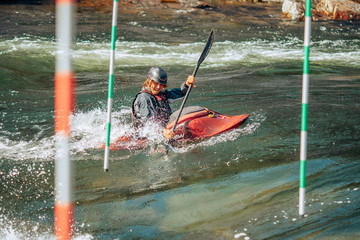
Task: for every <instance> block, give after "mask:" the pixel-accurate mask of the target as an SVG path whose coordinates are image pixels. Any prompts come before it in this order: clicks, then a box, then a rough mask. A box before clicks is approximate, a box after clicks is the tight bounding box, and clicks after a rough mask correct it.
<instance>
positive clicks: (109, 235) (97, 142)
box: [0, 4, 360, 239]
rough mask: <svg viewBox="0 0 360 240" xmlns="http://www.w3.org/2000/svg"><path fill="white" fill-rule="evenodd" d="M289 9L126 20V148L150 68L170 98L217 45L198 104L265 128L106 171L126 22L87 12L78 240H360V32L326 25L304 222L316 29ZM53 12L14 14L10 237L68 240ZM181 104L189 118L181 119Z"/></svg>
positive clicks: (2, 125) (156, 13)
mask: <svg viewBox="0 0 360 240" xmlns="http://www.w3.org/2000/svg"><path fill="white" fill-rule="evenodd" d="M280 9H281V5H279V4H273V5H271V4H247V5H243V6H239V7H233V8H221V9H217V10H213V11H210V10H181V9H175V10H174V9H162V10H159V9H151V10H149V9H143V10H127V11H124V10H120V12H119V27H118V41H117V44H116V46H117V49H116V67H115V93H114V96H115V99H114V104H113V108H114V112H113V128H112V141H114V140H115V139H117V138H118V137H120V136H122V135H123V134H125V133H127V132H129V129H130V126H131V125H130V112H131V109H130V106H131V102H132V99H133V97H134V95H135V94H136V93H137V92H138V91H139V90H140V86H141V84H142V82H143V81H144V80H145V76H146V73H147V71H148V69H149V68H150V67H151V66H153V65H160V66H162V67H164V68H165V69H166V70H167V72H168V74H169V82H170V87H177V86H179V85H180V84H181V83H182V82H183V81H184V80H185V79H186V77H187V76H188V75H189V74H191V73H192V71H193V68H194V67H195V64H196V62H197V59H198V57H199V55H200V53H201V51H202V49H203V46H204V42H205V40H206V38H207V36H208V33H209V31H210V29H214V30H215V42H214V45H213V48H212V50H211V52H210V54H209V55H208V57H207V59H206V60H205V62H204V63H203V64H202V66H201V68H200V70H199V72H198V75H197V79H196V80H197V82H196V86H197V88H195V89H193V91H192V92H191V95H190V97H189V100H188V102H187V105H200V106H204V107H207V108H209V109H212V110H215V111H219V112H221V113H224V114H227V115H236V114H244V113H249V114H250V119H249V121H248V122H247V123H246V124H245V125H244V126H242V127H240V128H239V129H236V130H233V131H230V132H227V133H224V134H221V135H219V136H215V137H213V138H210V139H208V140H205V141H202V142H198V143H194V144H191V145H187V146H184V147H182V148H178V149H177V150H178V151H179V152H178V153H175V152H172V151H168V152H167V151H166V150H167V149H166V147H165V145H164V144H163V138H162V136H161V135H160V134H158V133H154V132H153V129H151V130H150V129H145V130H144V131H145V132H146V131H148V132H147V134H148V135H149V136H151V138H152V141H153V143H152V144H151V146H150V147H148V148H146V149H144V150H142V151H133V152H128V151H123V152H121V151H119V152H111V157H110V159H111V161H110V171H109V173H104V172H103V155H104V153H103V150H101V149H99V146H101V144H102V143H103V142H104V141H105V128H106V127H105V121H106V102H107V84H108V83H107V81H108V68H109V67H108V65H109V58H110V51H109V49H110V31H111V13H109V12H106V11H105V12H92V11H90V10H89V9H84V8H81V9H79V13H78V32H77V41H76V44H75V46H74V51H73V60H74V62H73V63H74V69H75V71H76V75H77V109H76V112H75V114H74V115H73V116H72V120H71V121H72V140H71V146H70V148H71V155H72V159H73V163H74V164H73V166H74V203H75V206H76V219H75V239H359V238H360V227H359V226H360V208H359V197H360V190H359V188H360V180H359V174H358V173H359V172H360V164H359V163H360V158H359V156H360V123H359V117H360V106H359V103H360V74H359V68H360V61H359V59H360V30H359V26H360V25H359V22H314V23H313V25H312V27H313V29H312V43H311V68H310V70H311V78H310V96H309V102H310V103H309V127H308V131H309V132H308V134H309V135H308V141H309V145H308V164H307V174H308V176H307V189H306V191H307V196H306V198H307V202H306V216H305V217H304V218H301V217H299V216H298V208H297V204H298V185H299V184H298V181H299V177H298V175H299V170H298V169H299V164H298V161H299V141H300V114H301V81H302V58H303V40H302V39H303V23H301V22H300V23H299V22H292V21H288V20H283V19H281V10H280ZM53 10H54V9H53V6H47V5H45V6H34V5H16V6H9V5H2V6H1V20H2V22H3V23H4V22H6V24H1V27H0V34H1V35H0V109H1V111H0V164H1V168H0V223H1V224H0V238H1V239H54V236H53V204H54V155H55V147H54V136H53V121H54V120H53V114H54V111H53V101H54V96H53V86H54V81H53V79H54V57H55V46H56V43H55V40H54V22H55V19H54V12H53ZM179 106H180V102H178V103H175V104H174V105H173V110H176V109H178V108H179Z"/></svg>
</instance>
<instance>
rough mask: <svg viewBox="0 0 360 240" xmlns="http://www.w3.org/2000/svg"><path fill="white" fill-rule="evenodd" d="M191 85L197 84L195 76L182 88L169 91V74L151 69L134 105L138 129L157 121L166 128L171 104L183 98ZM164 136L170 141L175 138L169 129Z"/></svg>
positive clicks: (133, 115) (135, 123) (164, 132)
mask: <svg viewBox="0 0 360 240" xmlns="http://www.w3.org/2000/svg"><path fill="white" fill-rule="evenodd" d="M190 84H193V85H194V84H195V78H194V77H193V76H189V77H188V79H187V80H186V82H184V83H183V84H181V86H180V88H173V89H171V90H167V89H166V87H167V73H166V72H165V70H164V69H162V68H161V67H152V68H150V71H149V72H148V74H147V79H146V81H145V82H144V83H143V86H142V89H141V91H140V92H139V93H138V94H137V95H136V96H135V99H134V101H133V104H132V122H133V125H134V126H135V127H136V128H138V127H141V126H143V125H144V124H145V123H146V122H148V121H156V122H160V124H161V125H162V126H163V127H166V125H167V124H168V121H169V118H170V115H171V113H172V111H171V108H170V105H169V103H173V102H174V100H176V99H181V98H183V97H184V96H185V94H186V92H187V90H188V88H189V85H190ZM163 134H164V136H165V137H166V138H168V139H171V138H172V137H173V136H174V132H173V131H172V130H169V129H164V131H163Z"/></svg>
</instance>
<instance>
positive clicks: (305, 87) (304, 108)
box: [299, 0, 311, 216]
mask: <svg viewBox="0 0 360 240" xmlns="http://www.w3.org/2000/svg"><path fill="white" fill-rule="evenodd" d="M310 38H311V0H306V7H305V30H304V67H303V81H302V104H301V136H300V184H299V185H300V186H299V215H300V216H304V214H305V188H306V160H307V120H308V99H309V74H310V64H309V55H310Z"/></svg>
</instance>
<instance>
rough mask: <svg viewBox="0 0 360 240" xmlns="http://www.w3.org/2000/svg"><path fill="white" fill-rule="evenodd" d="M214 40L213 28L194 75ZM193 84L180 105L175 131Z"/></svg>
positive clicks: (194, 73) (173, 128)
mask: <svg viewBox="0 0 360 240" xmlns="http://www.w3.org/2000/svg"><path fill="white" fill-rule="evenodd" d="M213 41H214V30H211V32H210V35H209V38H208V40H207V43H206V45H205V47H204V50H203V51H202V53H201V56H200V58H199V60H198V62H197V65H196V67H195V69H194V72H193V74H192V75H193V76H194V77H195V75H196V73H197V71H198V69H199V67H200V64H201V63H202V62H203V61H204V60H205V58H206V56H207V55H208V53H209V52H210V49H211V46H212V44H213ZM192 86H193V85H192V84H190V85H189V88H188V90H187V92H186V94H185V97H184V100H183V102H182V104H181V106H180V110H179V114H178V116H177V117H176V120H175V123H174V126H173V127H172V129H171V130H172V131H174V130H175V128H176V125H177V123H178V121H179V118H180V116H181V112H182V110H183V109H184V106H185V102H186V100H187V99H188V97H189V94H190V91H191V88H192Z"/></svg>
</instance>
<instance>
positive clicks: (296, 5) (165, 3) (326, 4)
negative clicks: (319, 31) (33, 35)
mask: <svg viewBox="0 0 360 240" xmlns="http://www.w3.org/2000/svg"><path fill="white" fill-rule="evenodd" d="M305 1H306V0H203V1H199V0H146V1H144V0H118V3H119V6H120V7H122V8H126V9H127V10H132V11H135V12H136V11H137V10H138V11H141V9H149V8H152V9H155V8H156V9H159V8H168V9H169V8H170V9H178V10H180V9H181V10H187V11H188V10H190V9H207V10H220V11H221V9H223V8H227V7H229V6H240V5H250V4H252V3H260V2H261V3H263V5H269V4H277V5H280V6H281V7H280V11H279V14H280V15H281V16H280V17H281V18H285V19H292V20H296V21H303V19H304V12H305ZM54 2H55V1H54V0H3V1H2V2H1V4H38V5H54ZM112 6H113V1H109V0H78V7H79V8H78V9H79V11H89V10H90V11H94V10H95V11H100V12H111V11H112ZM311 13H312V19H313V21H328V20H341V21H357V20H360V0H312V8H311ZM275 14H276V13H274V14H273V15H275Z"/></svg>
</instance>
